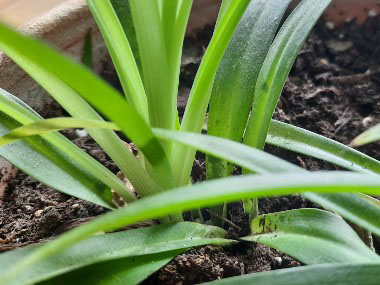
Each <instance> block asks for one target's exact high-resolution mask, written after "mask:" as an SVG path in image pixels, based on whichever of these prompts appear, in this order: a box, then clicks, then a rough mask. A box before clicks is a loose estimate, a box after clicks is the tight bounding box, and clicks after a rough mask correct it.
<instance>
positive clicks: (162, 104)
mask: <svg viewBox="0 0 380 285" xmlns="http://www.w3.org/2000/svg"><path fill="white" fill-rule="evenodd" d="M129 5H130V8H131V14H132V19H133V24H134V27H135V31H136V38H137V43H138V47H139V52H140V55H141V57H140V58H141V66H142V70H143V74H144V78H143V81H144V86H145V91H146V95H147V100H148V106H149V119H150V124H151V126H152V127H161V128H165V129H175V122H176V121H175V119H176V115H177V104H176V103H177V92H175V93H173V91H174V90H172V89H171V88H172V87H171V86H170V76H171V75H172V74H171V72H170V66H169V65H170V64H169V58H168V55H167V52H166V42H165V35H164V33H163V26H162V22H161V17H160V10H159V1H140V0H129ZM165 148H166V151H167V153H168V154H170V151H171V144H170V143H168V144H167V145H165Z"/></svg>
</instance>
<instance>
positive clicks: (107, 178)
mask: <svg viewBox="0 0 380 285" xmlns="http://www.w3.org/2000/svg"><path fill="white" fill-rule="evenodd" d="M0 111H1V112H2V113H4V114H5V115H7V116H9V118H7V117H5V115H4V114H3V116H2V118H4V120H2V123H3V124H6V123H7V122H9V125H8V124H6V126H7V127H6V128H5V129H4V130H3V131H2V133H1V134H4V133H6V132H8V131H10V129H13V128H16V127H19V126H20V124H21V125H22V124H30V123H32V122H38V121H41V120H42V118H41V117H40V116H39V115H38V114H37V113H36V112H34V111H33V110H32V109H31V108H29V107H28V106H27V105H26V104H24V103H23V102H22V101H21V100H19V99H18V98H16V97H14V96H13V95H11V94H9V93H8V92H6V91H4V90H2V89H0ZM10 118H12V119H13V120H15V121H14V122H12V120H11V119H10ZM16 122H17V123H16ZM4 127H5V126H4ZM45 140H46V141H45ZM32 142H34V143H33V148H34V149H31V148H30V147H29V146H32ZM28 145H29V146H28ZM28 145H27V144H25V143H17V144H13V145H12V146H7V147H4V148H1V153H2V154H3V157H5V158H6V159H8V160H9V161H10V162H11V163H13V164H15V165H17V167H19V168H20V169H22V170H23V171H24V172H26V173H28V174H29V175H31V176H33V177H35V178H36V179H38V180H39V181H41V182H43V183H45V184H46V185H49V186H51V187H53V188H55V189H57V190H59V191H70V194H71V195H73V196H76V197H81V198H83V199H85V200H88V199H91V200H90V201H92V202H94V203H96V204H99V198H94V197H93V194H92V195H90V196H88V197H87V198H85V197H84V196H81V195H82V194H81V191H79V190H78V191H76V190H75V189H77V188H76V187H73V185H70V184H67V185H65V184H63V183H62V181H63V180H62V179H63V178H64V176H62V175H64V173H62V172H60V171H59V172H58V173H57V174H59V175H57V174H54V171H53V170H56V167H53V166H52V163H53V164H56V166H57V167H59V168H61V169H62V171H64V172H66V173H68V174H69V175H74V177H75V179H76V180H78V181H82V182H83V181H85V179H86V178H85V177H88V175H90V177H93V178H94V177H96V179H91V180H92V182H91V183H90V184H88V185H91V186H90V190H91V189H92V190H91V192H95V193H96V192H97V193H98V195H99V197H102V196H103V198H101V199H106V200H105V201H106V205H108V207H109V205H111V194H110V193H109V190H106V188H107V186H108V188H111V189H113V190H115V191H116V192H117V193H119V194H120V195H121V196H122V197H123V198H124V199H125V200H126V201H129V202H130V201H132V200H134V199H135V195H134V194H132V193H130V192H129V189H128V188H127V187H126V186H125V185H124V183H123V182H122V181H120V179H118V178H117V177H116V176H115V175H114V174H113V173H112V172H111V171H109V170H108V169H107V168H106V167H104V166H103V165H101V164H100V163H99V162H97V161H96V160H95V159H93V158H92V157H90V156H89V155H87V154H86V153H85V152H84V151H82V150H81V149H79V148H78V147H77V146H76V145H75V144H73V143H72V142H70V141H69V140H68V139H67V138H65V137H64V136H63V135H61V134H50V135H46V136H44V139H30V140H29V141H28ZM16 146H19V147H20V149H17V150H16V151H14V152H10V151H9V150H11V149H12V147H16ZM23 148H25V149H24V150H26V151H25V152H22V149H23ZM36 151H37V153H36ZM61 158H62V159H61ZM37 161H45V162H44V163H40V164H39V165H38V167H37V166H36V162H37ZM45 166H46V169H45ZM40 168H41V169H40ZM79 168H81V169H82V170H80V169H79ZM48 170H52V172H50V175H47V174H46V175H45V173H47V172H48ZM39 171H40V172H39ZM57 171H58V170H57ZM83 171H85V172H86V173H87V175H84V173H83ZM82 174H83V175H82ZM81 177H83V180H82V179H81ZM70 180H72V179H70V178H68V180H67V181H68V183H69V181H70ZM99 180H100V181H99ZM76 183H77V182H76ZM94 183H95V185H93V184H94ZM102 183H103V185H102ZM104 184H105V185H107V186H105V185H104ZM102 188H104V189H102ZM97 189H98V190H97ZM99 189H102V190H101V191H100V192H99ZM107 192H108V193H107ZM78 195H79V196H78ZM94 199H95V200H94ZM100 204H101V205H104V202H103V203H100Z"/></svg>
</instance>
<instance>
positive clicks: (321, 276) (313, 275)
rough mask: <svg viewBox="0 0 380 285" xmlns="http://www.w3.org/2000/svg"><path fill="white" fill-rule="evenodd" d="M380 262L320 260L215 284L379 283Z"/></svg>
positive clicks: (300, 284)
mask: <svg viewBox="0 0 380 285" xmlns="http://www.w3.org/2000/svg"><path fill="white" fill-rule="evenodd" d="M379 270H380V265H379V264H373V263H361V264H318V265H311V266H302V267H296V268H289V269H281V270H273V271H269V272H262V273H255V274H248V275H243V276H238V277H232V278H226V279H223V280H218V281H214V282H210V283H204V284H212V285H235V284H239V285H251V284H255V285H269V284H271V285H284V284H293V285H305V284H310V285H320V284H324V285H337V284H341V285H358V284H366V285H377V284H379Z"/></svg>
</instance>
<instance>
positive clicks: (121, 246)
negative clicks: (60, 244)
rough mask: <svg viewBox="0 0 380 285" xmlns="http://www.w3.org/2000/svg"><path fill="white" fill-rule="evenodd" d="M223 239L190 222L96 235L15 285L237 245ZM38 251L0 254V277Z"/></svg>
mask: <svg viewBox="0 0 380 285" xmlns="http://www.w3.org/2000/svg"><path fill="white" fill-rule="evenodd" d="M225 235H226V232H225V231H224V230H223V229H220V228H218V227H212V226H205V225H201V224H197V223H190V222H184V223H177V224H165V225H158V226H152V227H147V228H140V229H135V230H128V231H124V232H118V233H112V234H103V235H97V236H93V237H91V238H90V239H88V240H86V241H83V242H81V243H78V244H77V245H75V246H74V247H72V248H70V249H68V250H66V251H63V252H62V253H60V254H58V255H55V256H52V257H50V258H47V259H45V260H44V261H43V263H41V264H39V265H38V266H34V267H30V268H29V269H28V270H27V271H26V272H25V274H23V275H22V276H21V275H20V276H19V277H18V279H17V281H15V284H30V283H36V282H40V281H43V280H46V279H49V278H52V277H54V276H58V275H61V274H64V273H67V272H70V271H73V270H75V269H78V268H82V267H84V266H88V265H93V264H96V263H99V262H105V261H112V260H117V259H120V258H126V257H136V256H143V255H147V254H155V253H164V252H167V251H173V250H179V249H180V250H182V249H185V250H186V249H188V248H191V247H193V246H199V245H205V244H214V245H229V244H232V243H234V242H236V241H231V240H227V239H224V236H225ZM153 237H154V238H153ZM40 247H41V246H37V247H36V246H27V247H25V248H21V249H18V250H14V251H10V252H7V253H4V254H1V255H0V265H1V266H0V274H1V275H3V274H5V273H6V272H7V271H8V270H10V269H11V268H12V266H13V263H14V262H17V261H19V260H22V259H23V258H24V257H25V256H27V255H28V254H30V253H32V252H33V251H35V250H38V248H40ZM42 247H43V245H42ZM2 284H5V283H2Z"/></svg>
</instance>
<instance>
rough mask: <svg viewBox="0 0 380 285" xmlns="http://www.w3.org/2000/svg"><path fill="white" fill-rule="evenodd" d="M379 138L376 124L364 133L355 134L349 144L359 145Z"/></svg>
mask: <svg viewBox="0 0 380 285" xmlns="http://www.w3.org/2000/svg"><path fill="white" fill-rule="evenodd" d="M378 140H380V125H376V126H374V127H372V128H370V129H368V130H367V131H365V132H364V133H362V134H360V135H359V136H357V137H356V138H355V139H354V140H353V141H352V142H351V146H355V147H357V146H361V145H365V144H369V143H372V142H375V141H378Z"/></svg>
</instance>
